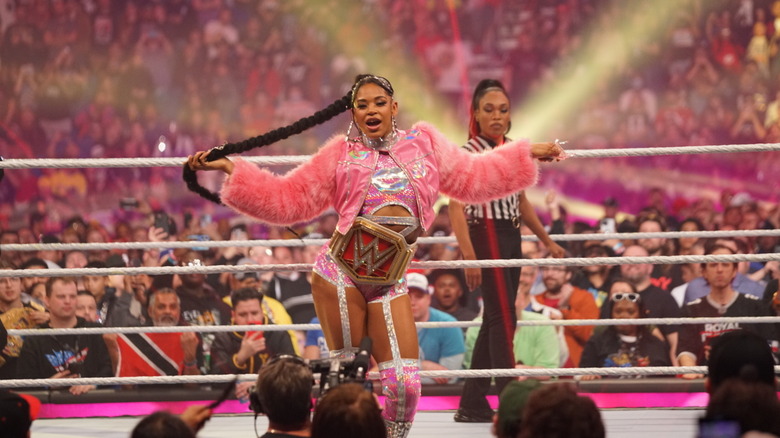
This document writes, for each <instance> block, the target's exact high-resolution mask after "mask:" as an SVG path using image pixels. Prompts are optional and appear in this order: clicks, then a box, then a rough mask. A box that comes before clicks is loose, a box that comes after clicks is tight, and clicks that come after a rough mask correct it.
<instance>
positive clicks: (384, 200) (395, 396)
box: [314, 153, 421, 436]
mask: <svg viewBox="0 0 780 438" xmlns="http://www.w3.org/2000/svg"><path fill="white" fill-rule="evenodd" d="M388 206H401V207H403V208H404V209H406V210H407V211H408V212H409V213H410V215H411V216H412V217H413V218H414V219H415V220H414V222H415V223H416V224H419V221H417V220H416V216H417V199H416V196H415V192H414V189H413V187H412V185H411V183H410V181H409V178H408V177H407V176H406V173H405V172H404V170H403V169H402V168H401V167H399V166H398V164H397V163H396V162H395V160H394V159H393V157H391V156H390V155H389V154H387V153H380V154H379V155H378V157H377V161H376V167H375V170H374V173H373V175H372V176H371V181H370V183H369V185H368V188H367V190H366V196H365V201H364V202H363V206H362V207H361V209H360V215H361V216H364V217H368V218H372V219H379V220H382V219H385V220H390V221H392V220H393V219H392V218H386V217H381V216H380V217H377V216H376V213H377V212H378V211H379V210H381V209H382V208H384V207H388ZM401 219H404V218H401ZM418 226H419V225H409V226H407V228H406V230H404V231H408V232H406V233H402V234H409V232H411V231H413V230H415V229H416V228H417V227H418ZM314 272H316V273H317V274H318V275H320V276H321V277H322V278H324V279H326V280H328V281H329V282H330V283H331V284H333V285H334V286H335V287H336V288H337V290H338V297H339V311H340V314H341V321H342V334H343V337H344V345H345V348H344V350H336V351H334V352H333V355H335V356H337V357H342V358H344V357H350V356H351V355H352V354H354V353H353V352H352V351H350V350H352V349H351V348H348V347H346V346H347V345H351V339H352V338H351V332H350V327H349V317H348V308H347V299H346V293H345V289H346V288H347V287H353V288H356V289H357V290H359V291H360V293H361V294H363V296H364V297H365V299H366V302H367V303H375V302H381V303H382V306H383V314H384V316H385V322H386V323H387V326H388V337H389V339H390V344H391V350H392V351H391V353H392V357H393V359H392V360H390V361H387V362H383V363H381V364H380V366H379V368H380V379H381V382H382V393H383V394H384V395H385V396H386V399H385V409H384V410H383V411H382V412H383V413H382V415H383V416H384V418H385V421H386V422H387V427H388V436H404V435H405V433H406V432H408V430H409V428H410V426H411V422H412V420H413V419H414V414H415V412H416V410H417V401H418V400H419V398H420V392H421V389H420V377H419V373H418V370H419V366H418V361H417V359H404V358H401V354H400V349H399V346H398V338H397V336H396V334H395V328H394V326H393V318H392V313H391V311H390V301H391V300H393V299H394V298H397V297H399V296H401V295H403V294H405V293H406V285H405V284H404V283H403V282H399V283H396V284H394V285H391V286H377V285H369V284H360V283H357V282H355V281H353V280H352V279H351V278H350V277H349V276H347V275H346V274H345V273H344V271H343V270H342V269H341V268H340V267H339V266H338V264H337V263H336V262H335V261H334V260H333V257H332V256H331V253H330V248H329V246H328V245H324V246H323V247H322V249H321V250H320V253H319V255H318V256H317V259H316V261H315V264H314Z"/></svg>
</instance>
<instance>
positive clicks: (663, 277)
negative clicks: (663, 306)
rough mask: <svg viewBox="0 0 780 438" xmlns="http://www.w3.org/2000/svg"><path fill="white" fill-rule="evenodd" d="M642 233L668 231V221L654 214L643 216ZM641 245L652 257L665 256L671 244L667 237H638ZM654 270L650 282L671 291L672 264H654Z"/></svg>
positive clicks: (640, 221)
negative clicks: (670, 271)
mask: <svg viewBox="0 0 780 438" xmlns="http://www.w3.org/2000/svg"><path fill="white" fill-rule="evenodd" d="M638 226H639V232H640V233H660V232H664V231H666V221H664V220H663V218H662V217H661V216H658V215H654V216H648V217H645V218H642V219H640V220H639V223H638ZM637 243H638V244H639V246H641V247H642V248H644V249H645V250H647V255H648V256H651V257H657V256H665V255H670V254H669V245H668V242H667V240H666V239H665V238H663V237H654V238H651V239H638V240H637ZM652 266H653V271H652V273H651V274H650V283H651V284H652V285H653V286H655V287H658V288H659V289H661V290H663V291H669V290H670V289H669V286H670V285H671V282H672V279H671V278H670V273H669V270H670V266H671V265H661V264H656V265H652Z"/></svg>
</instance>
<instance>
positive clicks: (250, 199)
mask: <svg viewBox="0 0 780 438" xmlns="http://www.w3.org/2000/svg"><path fill="white" fill-rule="evenodd" d="M342 141H343V137H334V138H333V139H331V140H330V141H328V142H327V143H326V144H325V146H323V147H322V148H321V149H320V150H319V151H318V152H317V153H316V154H314V155H313V156H312V157H311V159H310V160H309V161H307V162H305V163H303V164H301V165H300V166H298V167H296V168H295V169H293V170H291V171H290V172H288V173H287V174H285V175H276V174H274V173H272V172H269V171H268V170H266V169H261V168H259V167H257V166H255V165H253V164H251V163H249V162H247V161H244V160H242V159H240V158H239V159H236V160H235V167H234V168H233V173H232V174H231V175H229V176H228V177H227V178H226V179H225V183H224V184H223V186H222V191H221V196H222V202H224V203H225V205H227V206H229V207H231V208H232V209H234V210H236V211H238V212H239V213H242V214H245V215H248V216H251V217H253V218H255V219H258V220H260V221H262V222H266V223H269V224H274V225H290V224H294V223H298V222H303V221H307V220H311V219H313V218H315V217H317V216H318V215H320V214H321V213H322V212H323V211H325V209H327V208H328V207H329V206H330V205H331V204H332V203H333V196H334V193H335V187H336V178H335V175H336V164H337V162H338V159H339V153H340V150H341V142H342Z"/></svg>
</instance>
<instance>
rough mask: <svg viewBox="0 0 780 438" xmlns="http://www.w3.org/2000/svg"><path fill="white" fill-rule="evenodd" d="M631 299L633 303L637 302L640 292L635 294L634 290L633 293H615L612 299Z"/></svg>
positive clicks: (616, 300) (615, 300)
mask: <svg viewBox="0 0 780 438" xmlns="http://www.w3.org/2000/svg"><path fill="white" fill-rule="evenodd" d="M623 300H626V301H631V302H632V303H636V302H637V301H639V294H635V293H633V292H631V293H618V294H615V295H612V301H614V302H618V301H623Z"/></svg>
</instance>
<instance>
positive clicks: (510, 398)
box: [493, 380, 542, 438]
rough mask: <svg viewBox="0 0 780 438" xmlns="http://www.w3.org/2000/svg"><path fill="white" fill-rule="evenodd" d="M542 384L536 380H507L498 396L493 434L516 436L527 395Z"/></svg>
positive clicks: (506, 436) (507, 437) (505, 437)
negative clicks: (507, 382)
mask: <svg viewBox="0 0 780 438" xmlns="http://www.w3.org/2000/svg"><path fill="white" fill-rule="evenodd" d="M541 386H542V384H541V383H540V382H539V381H538V380H526V381H522V382H509V384H508V385H506V387H505V388H504V390H503V391H501V394H500V395H499V397H498V412H497V413H496V415H495V416H494V417H493V435H495V436H496V437H498V438H517V436H518V435H519V433H520V430H522V425H523V423H522V419H523V411H524V410H525V406H526V404H527V403H528V397H530V396H531V394H532V393H533V391H535V390H537V389H538V388H540V387H541Z"/></svg>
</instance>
